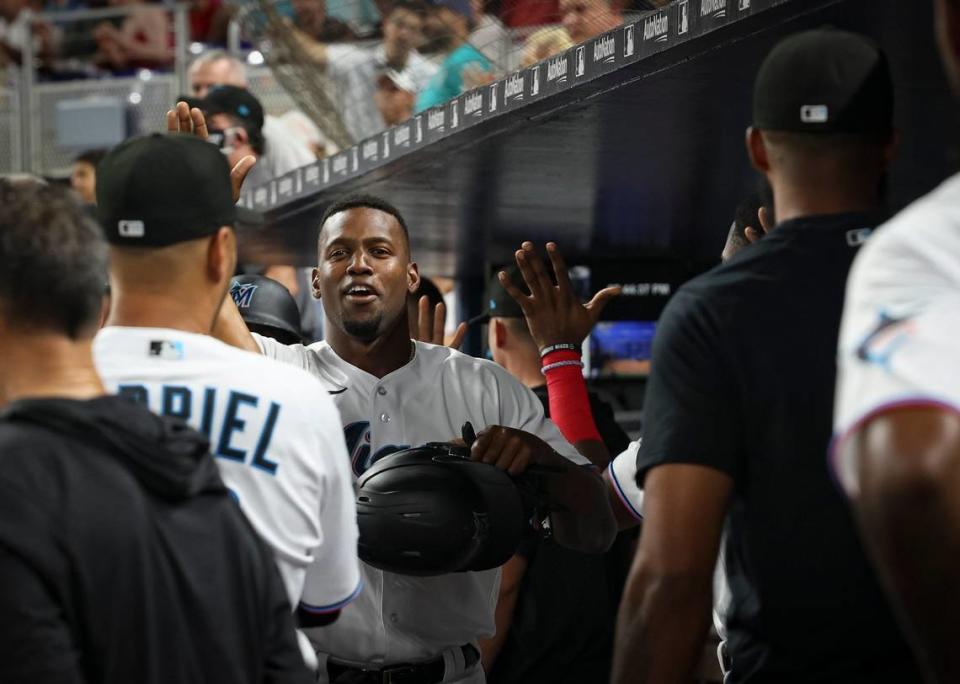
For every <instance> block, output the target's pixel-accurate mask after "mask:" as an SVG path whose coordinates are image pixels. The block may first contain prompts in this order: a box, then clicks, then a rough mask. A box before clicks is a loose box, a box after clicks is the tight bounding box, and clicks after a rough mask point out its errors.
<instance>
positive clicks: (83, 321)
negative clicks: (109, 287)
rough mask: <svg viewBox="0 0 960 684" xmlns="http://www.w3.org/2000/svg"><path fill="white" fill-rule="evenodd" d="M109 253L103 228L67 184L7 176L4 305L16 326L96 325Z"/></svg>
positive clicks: (1, 271)
mask: <svg viewBox="0 0 960 684" xmlns="http://www.w3.org/2000/svg"><path fill="white" fill-rule="evenodd" d="M107 258H108V257H107V243H106V240H105V239H104V237H103V232H102V231H101V230H100V226H99V225H98V224H97V222H96V221H95V220H94V219H93V217H92V215H91V214H89V213H88V212H87V210H85V209H84V207H83V205H81V204H80V202H79V201H78V200H77V199H75V198H74V197H73V196H72V194H71V193H70V191H69V190H68V189H67V188H63V187H58V186H52V185H50V186H42V185H36V184H23V183H16V182H11V181H10V180H9V179H5V178H0V306H2V307H3V309H4V315H5V316H6V317H7V319H8V320H9V321H11V322H12V323H13V324H14V325H16V326H19V327H23V328H27V329H30V328H40V329H45V330H52V331H55V332H57V333H62V334H65V335H67V336H68V337H70V338H72V339H77V338H78V337H80V336H81V335H82V334H83V333H84V332H85V331H92V329H93V328H94V327H95V325H96V323H97V320H98V317H99V314H100V309H101V306H102V303H103V296H104V294H105V293H106V283H107V263H108V262H107Z"/></svg>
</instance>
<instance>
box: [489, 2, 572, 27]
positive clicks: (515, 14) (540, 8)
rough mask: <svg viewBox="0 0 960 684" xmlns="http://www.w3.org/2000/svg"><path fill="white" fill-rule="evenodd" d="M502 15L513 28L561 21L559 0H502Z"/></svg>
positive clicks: (504, 21)
mask: <svg viewBox="0 0 960 684" xmlns="http://www.w3.org/2000/svg"><path fill="white" fill-rule="evenodd" d="M500 16H501V17H502V18H503V23H505V24H506V25H507V26H509V27H511V28H518V27H522V26H544V25H547V24H556V23H557V22H559V21H560V9H559V6H558V4H557V0H500Z"/></svg>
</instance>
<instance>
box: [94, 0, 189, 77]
mask: <svg viewBox="0 0 960 684" xmlns="http://www.w3.org/2000/svg"><path fill="white" fill-rule="evenodd" d="M110 4H111V5H112V6H114V7H130V8H132V12H131V13H130V14H128V15H127V16H126V17H125V18H124V20H123V23H122V24H121V25H120V28H117V27H116V26H114V25H113V24H111V23H110V22H103V23H101V24H99V25H97V27H96V28H95V29H94V30H93V37H94V38H95V39H96V41H97V54H96V56H95V57H94V61H95V62H96V63H97V64H99V65H101V66H103V67H106V68H108V69H111V70H113V71H118V72H126V71H130V70H132V69H140V68H145V69H155V68H162V67H165V66H168V65H169V64H170V63H171V62H172V61H173V50H172V49H171V45H170V40H171V34H170V19H169V17H168V16H167V10H165V9H164V8H162V7H158V6H156V5H148V4H146V2H145V1H144V0H110Z"/></svg>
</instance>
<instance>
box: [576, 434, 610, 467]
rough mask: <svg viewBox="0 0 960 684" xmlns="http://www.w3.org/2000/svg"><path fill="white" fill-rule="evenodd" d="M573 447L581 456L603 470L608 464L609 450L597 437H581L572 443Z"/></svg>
mask: <svg viewBox="0 0 960 684" xmlns="http://www.w3.org/2000/svg"><path fill="white" fill-rule="evenodd" d="M573 446H574V448H575V449H576V450H577V451H578V452H579V453H580V455H581V456H583V457H584V458H586V459H587V460H588V461H590V462H591V463H592V464H593V465H595V466H597V468H599V469H600V470H603V469H604V468H606V467H607V466H608V465H610V452H609V451H607V447H606V445H605V444H604V443H603V442H602V441H601V440H598V439H581V440H580V441H578V442H575V443H574V445H573Z"/></svg>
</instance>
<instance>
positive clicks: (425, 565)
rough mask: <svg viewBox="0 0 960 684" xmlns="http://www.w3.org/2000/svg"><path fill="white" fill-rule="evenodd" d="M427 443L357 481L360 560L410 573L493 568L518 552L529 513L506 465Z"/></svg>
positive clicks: (384, 460)
mask: <svg viewBox="0 0 960 684" xmlns="http://www.w3.org/2000/svg"><path fill="white" fill-rule="evenodd" d="M460 451H462V452H463V453H460V452H459V451H458V448H457V447H451V445H449V444H427V445H425V446H423V447H417V448H413V449H405V450H404V451H398V452H396V453H394V454H390V455H389V456H385V457H384V458H382V459H380V460H379V461H377V462H376V463H375V464H374V465H373V466H372V467H371V468H370V469H369V470H368V471H367V472H366V473H364V474H363V476H362V477H361V478H360V480H359V482H358V493H357V513H358V524H359V527H360V543H359V555H360V558H361V560H363V561H364V562H366V563H368V564H369V565H372V566H374V567H376V568H380V569H381V570H387V571H390V572H395V573H399V574H405V575H420V576H429V575H443V574H448V573H452V572H466V571H478V570H488V569H491V568H495V567H499V566H500V565H503V564H504V563H505V562H506V561H507V560H509V559H510V557H511V556H512V555H513V554H514V553H515V552H516V550H517V547H519V545H520V541H521V539H522V536H523V531H524V526H525V517H524V511H523V505H522V502H521V498H520V492H519V490H518V489H517V487H516V485H515V484H514V482H513V480H511V478H510V476H509V475H507V474H506V473H505V472H504V471H502V470H499V469H497V468H495V467H493V466H491V465H488V464H484V463H475V462H473V461H470V460H469V458H468V454H467V452H466V450H465V449H460Z"/></svg>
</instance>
